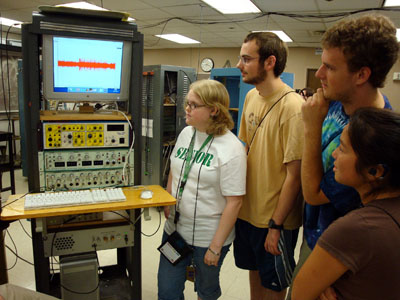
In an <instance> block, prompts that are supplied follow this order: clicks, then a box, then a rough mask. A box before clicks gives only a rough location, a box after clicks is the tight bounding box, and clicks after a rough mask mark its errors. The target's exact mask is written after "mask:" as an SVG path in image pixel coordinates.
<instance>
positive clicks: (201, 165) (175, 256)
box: [158, 80, 246, 300]
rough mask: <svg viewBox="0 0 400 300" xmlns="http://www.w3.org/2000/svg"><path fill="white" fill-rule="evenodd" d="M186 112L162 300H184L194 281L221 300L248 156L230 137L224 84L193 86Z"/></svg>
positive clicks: (176, 155)
mask: <svg viewBox="0 0 400 300" xmlns="http://www.w3.org/2000/svg"><path fill="white" fill-rule="evenodd" d="M185 111H186V124H188V125H189V126H187V127H185V128H184V129H183V130H182V132H181V133H180V134H179V137H178V139H177V142H176V145H175V147H174V150H173V152H172V154H171V171H170V174H169V178H168V185H167V191H168V192H169V193H170V194H171V195H173V196H174V197H176V199H177V204H176V205H175V207H165V208H164V212H165V216H166V218H167V220H166V222H165V228H164V235H163V238H162V245H161V246H160V248H159V250H160V252H161V253H162V255H161V256H160V264H159V269H158V299H159V300H178V299H184V294H183V291H184V288H185V281H186V280H187V279H188V280H191V281H193V280H194V285H195V291H197V294H198V298H199V299H203V300H206V299H207V300H214V299H218V298H219V297H220V296H221V288H220V285H219V272H220V269H221V265H222V262H223V260H224V258H225V255H226V254H227V252H228V250H229V247H230V245H231V243H232V241H233V239H234V237H235V230H234V224H235V221H236V218H237V215H238V213H239V210H240V207H241V205H242V198H243V195H244V194H245V193H246V152H245V150H244V146H243V145H242V143H241V142H240V141H239V139H238V138H237V137H236V136H235V135H234V134H233V133H232V132H231V131H230V129H232V127H233V121H232V117H231V115H230V113H229V94H228V91H227V90H226V88H225V86H224V85H223V84H222V83H220V82H218V81H215V80H199V81H196V82H194V83H192V84H191V85H190V89H189V93H188V94H187V96H186V102H185ZM185 244H187V245H186V246H185ZM188 249H189V250H188ZM190 249H191V250H190Z"/></svg>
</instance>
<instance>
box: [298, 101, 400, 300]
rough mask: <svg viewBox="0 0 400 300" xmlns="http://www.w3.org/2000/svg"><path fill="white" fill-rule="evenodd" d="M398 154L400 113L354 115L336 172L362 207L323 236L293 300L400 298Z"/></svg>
mask: <svg viewBox="0 0 400 300" xmlns="http://www.w3.org/2000/svg"><path fill="white" fill-rule="evenodd" d="M399 153H400V114H398V113H394V112H392V111H389V110H385V109H377V108H360V109H359V110H357V111H356V112H355V113H354V114H353V115H352V116H351V118H350V122H349V125H347V126H346V127H345V128H344V130H343V133H342V135H341V137H340V146H339V147H338V148H337V149H336V150H335V151H334V152H333V154H332V156H333V158H334V159H335V162H334V168H333V171H334V173H335V179H336V181H337V182H339V183H341V184H344V185H347V186H351V187H353V188H355V189H356V190H357V192H358V193H359V194H360V197H361V200H362V203H363V205H362V206H363V207H361V208H359V209H356V210H353V211H351V212H350V213H348V214H347V215H345V216H344V217H341V218H339V219H337V220H336V221H335V222H334V223H332V224H331V225H330V226H329V227H328V229H327V230H326V231H325V232H324V233H323V234H322V236H321V237H320V238H319V240H318V242H317V245H316V246H315V248H314V250H313V251H312V253H311V255H310V256H309V258H308V259H307V261H306V262H305V263H304V265H303V267H302V268H301V269H300V271H299V273H298V275H297V276H296V278H295V280H294V284H293V292H292V299H293V300H298V299H302V300H303V299H310V300H311V299H324V300H325V299H363V300H369V299H371V300H377V299H385V300H395V299H399V297H400V285H399V282H400V267H399V261H400V251H399V249H400V224H399V223H400V156H399ZM330 286H332V288H333V289H332V288H328V287H330ZM321 293H322V294H321ZM318 297H319V298H318Z"/></svg>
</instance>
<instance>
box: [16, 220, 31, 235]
mask: <svg viewBox="0 0 400 300" xmlns="http://www.w3.org/2000/svg"><path fill="white" fill-rule="evenodd" d="M18 222H19V224H20V225H21V227H22V230H23V231H24V232H25V233H26V235H27V236H28V237H29V238H30V239H32V236H30V235H29V233H28V231H26V229H25V227H24V225H22V222H21V220H18Z"/></svg>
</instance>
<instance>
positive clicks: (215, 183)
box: [165, 126, 246, 247]
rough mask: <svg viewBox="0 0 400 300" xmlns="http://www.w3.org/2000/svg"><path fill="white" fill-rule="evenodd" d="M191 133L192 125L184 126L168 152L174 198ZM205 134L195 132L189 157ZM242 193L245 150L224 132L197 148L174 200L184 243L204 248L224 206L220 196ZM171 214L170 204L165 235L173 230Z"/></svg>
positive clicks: (203, 139) (236, 139)
mask: <svg viewBox="0 0 400 300" xmlns="http://www.w3.org/2000/svg"><path fill="white" fill-rule="evenodd" d="M193 133H194V128H193V127H191V126H187V127H185V128H184V129H183V130H182V132H181V133H180V135H179V137H178V140H177V142H176V145H175V147H174V150H173V152H172V154H171V172H172V190H171V191H172V196H174V197H177V192H178V189H177V185H178V183H179V182H180V181H181V180H182V179H183V173H184V166H183V165H184V161H185V157H186V153H187V150H188V148H189V144H190V141H191V139H192V136H193ZM207 137H208V135H207V134H206V133H203V132H199V131H197V132H196V137H195V142H194V148H193V149H194V151H193V155H192V158H194V156H195V155H196V153H197V151H198V150H199V149H200V147H201V146H202V144H203V142H204V141H205V140H206V138H207ZM182 167H183V168H182ZM199 175H200V178H199ZM198 179H199V180H198ZM245 193H246V153H245V149H244V146H243V144H242V143H241V142H240V141H239V139H238V138H237V137H236V136H235V135H234V134H233V133H232V132H230V131H227V132H226V133H225V134H224V135H222V136H216V137H214V139H213V140H211V141H210V142H209V143H208V144H207V145H206V146H205V147H204V148H203V149H202V150H201V152H200V154H199V155H198V157H197V159H196V162H195V163H194V164H193V166H192V168H191V170H190V172H189V175H188V179H187V182H186V185H185V188H184V190H183V194H182V199H181V201H179V202H178V203H177V207H178V210H179V212H180V217H179V222H178V224H177V231H178V232H179V233H180V234H181V236H182V237H183V238H184V239H185V240H186V242H187V243H188V244H190V245H194V246H197V247H208V246H209V245H210V243H211V241H212V239H213V237H214V234H215V232H216V230H217V228H218V225H219V220H220V218H221V215H222V212H223V210H224V208H225V205H226V199H225V197H224V196H242V195H244V194H245ZM196 197H197V200H196ZM196 204H197V205H196ZM195 214H196V216H195ZM174 216H175V210H174V209H173V207H171V214H170V216H169V218H168V220H167V221H166V223H165V231H166V233H167V234H171V233H172V232H174V231H175V224H174ZM194 221H195V233H194V243H193V225H194ZM234 237H235V232H234V229H233V230H232V232H231V233H230V235H229V236H228V238H227V239H226V241H225V243H224V246H225V245H228V244H230V243H232V241H233V239H234Z"/></svg>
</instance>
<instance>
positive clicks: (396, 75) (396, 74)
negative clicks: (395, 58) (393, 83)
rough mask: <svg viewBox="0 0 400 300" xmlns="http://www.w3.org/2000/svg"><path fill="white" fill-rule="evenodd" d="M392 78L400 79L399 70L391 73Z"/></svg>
mask: <svg viewBox="0 0 400 300" xmlns="http://www.w3.org/2000/svg"><path fill="white" fill-rule="evenodd" d="M393 80H400V72H394V73H393Z"/></svg>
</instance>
